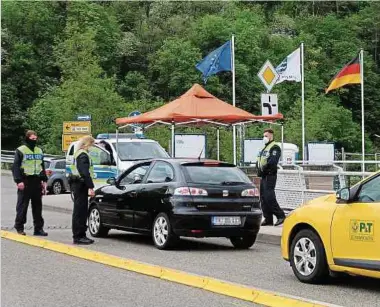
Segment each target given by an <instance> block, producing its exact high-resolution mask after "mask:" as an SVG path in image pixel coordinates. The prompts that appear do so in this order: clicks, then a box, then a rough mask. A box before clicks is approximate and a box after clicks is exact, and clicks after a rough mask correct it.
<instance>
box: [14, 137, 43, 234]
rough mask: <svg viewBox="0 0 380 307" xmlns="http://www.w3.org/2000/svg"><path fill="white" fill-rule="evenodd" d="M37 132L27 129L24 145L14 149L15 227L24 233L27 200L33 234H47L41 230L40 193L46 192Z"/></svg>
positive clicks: (18, 231)
mask: <svg viewBox="0 0 380 307" xmlns="http://www.w3.org/2000/svg"><path fill="white" fill-rule="evenodd" d="M36 142H37V133H36V132H34V131H32V130H29V131H27V132H26V135H25V145H22V146H20V147H18V148H17V149H16V152H15V157H14V161H13V167H12V173H13V179H14V181H15V183H16V184H17V206H16V221H15V226H14V227H15V229H16V231H17V233H18V234H20V235H24V236H25V232H24V225H25V223H26V216H27V213H28V206H29V201H30V200H31V203H32V213H33V223H34V235H35V236H47V235H48V234H47V233H46V232H45V231H44V230H43V226H44V219H43V218H42V194H46V182H47V177H46V173H45V166H44V162H43V152H42V150H41V149H40V148H39V147H37V146H36Z"/></svg>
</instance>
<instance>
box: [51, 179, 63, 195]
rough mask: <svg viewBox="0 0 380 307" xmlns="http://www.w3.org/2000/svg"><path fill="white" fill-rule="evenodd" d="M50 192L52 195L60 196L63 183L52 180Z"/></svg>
mask: <svg viewBox="0 0 380 307" xmlns="http://www.w3.org/2000/svg"><path fill="white" fill-rule="evenodd" d="M51 192H52V193H53V194H54V195H59V194H62V192H63V183H62V181H61V180H54V181H53V183H52V185H51Z"/></svg>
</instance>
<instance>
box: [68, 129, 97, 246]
mask: <svg viewBox="0 0 380 307" xmlns="http://www.w3.org/2000/svg"><path fill="white" fill-rule="evenodd" d="M94 143H95V140H94V139H93V138H92V137H91V136H85V137H82V138H81V139H80V140H79V143H78V150H77V151H76V152H75V153H74V161H73V164H72V165H71V166H70V169H71V176H70V182H71V187H72V189H73V192H74V210H73V218H72V231H73V241H74V244H83V245H88V244H92V243H94V240H92V239H89V238H87V236H86V231H87V224H86V221H87V214H88V196H94V195H95V192H94V182H93V181H92V178H94V169H93V166H92V161H91V157H90V155H89V153H88V150H89V148H90V147H91V146H93V145H94Z"/></svg>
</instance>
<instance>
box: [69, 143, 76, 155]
mask: <svg viewBox="0 0 380 307" xmlns="http://www.w3.org/2000/svg"><path fill="white" fill-rule="evenodd" d="M74 147H75V146H74V145H72V146H71V148H70V152H69V156H72V155H74Z"/></svg>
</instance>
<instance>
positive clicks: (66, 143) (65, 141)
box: [62, 133, 86, 151]
mask: <svg viewBox="0 0 380 307" xmlns="http://www.w3.org/2000/svg"><path fill="white" fill-rule="evenodd" d="M85 135H86V134H79V133H76V134H62V151H67V150H68V149H69V147H70V144H71V143H72V142H76V141H78V140H79V139H80V138H81V137H83V136H85Z"/></svg>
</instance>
